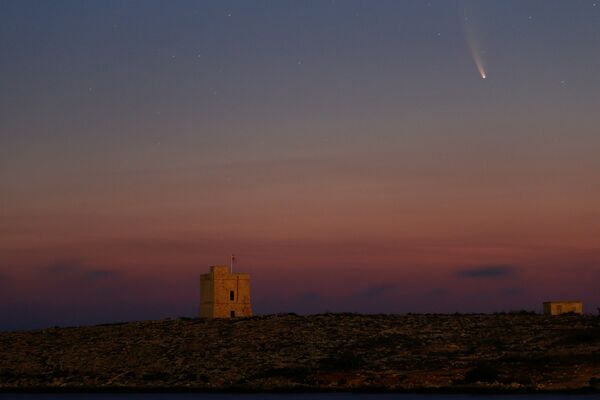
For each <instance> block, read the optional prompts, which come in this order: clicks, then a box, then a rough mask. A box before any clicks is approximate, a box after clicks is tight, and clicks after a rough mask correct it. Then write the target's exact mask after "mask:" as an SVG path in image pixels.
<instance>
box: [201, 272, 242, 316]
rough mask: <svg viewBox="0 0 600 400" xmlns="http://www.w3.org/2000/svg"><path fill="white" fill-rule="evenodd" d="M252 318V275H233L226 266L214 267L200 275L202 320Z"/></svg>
mask: <svg viewBox="0 0 600 400" xmlns="http://www.w3.org/2000/svg"><path fill="white" fill-rule="evenodd" d="M250 316H252V306H251V305H250V275H248V274H244V273H239V272H236V273H233V272H231V269H230V268H229V267H228V266H226V265H215V266H212V267H210V271H209V272H208V273H207V274H202V275H200V317H201V318H236V317H250Z"/></svg>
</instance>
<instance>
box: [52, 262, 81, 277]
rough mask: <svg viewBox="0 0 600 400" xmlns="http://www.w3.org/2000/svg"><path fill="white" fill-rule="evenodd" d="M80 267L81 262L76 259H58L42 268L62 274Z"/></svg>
mask: <svg viewBox="0 0 600 400" xmlns="http://www.w3.org/2000/svg"><path fill="white" fill-rule="evenodd" d="M81 267H82V262H81V261H77V260H59V261H55V262H53V263H51V264H49V265H45V266H43V267H42V268H43V269H45V270H46V271H48V272H49V273H51V274H56V275H64V274H69V273H72V272H74V271H77V270H78V269H80V268H81Z"/></svg>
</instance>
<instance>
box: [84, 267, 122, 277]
mask: <svg viewBox="0 0 600 400" xmlns="http://www.w3.org/2000/svg"><path fill="white" fill-rule="evenodd" d="M117 274H118V272H117V271H115V270H112V269H94V270H90V271H86V272H85V276H86V277H87V278H89V279H106V278H110V277H113V276H115V275H117Z"/></svg>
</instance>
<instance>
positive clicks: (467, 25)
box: [460, 1, 487, 79]
mask: <svg viewBox="0 0 600 400" xmlns="http://www.w3.org/2000/svg"><path fill="white" fill-rule="evenodd" d="M460 4H461V18H462V22H463V29H464V32H465V37H466V39H467V45H468V46H469V52H470V53H471V57H472V58H473V62H474V63H475V67H476V68H477V72H479V76H481V79H486V78H487V72H486V66H485V63H484V61H483V56H482V55H483V54H484V52H482V51H481V46H480V45H479V41H478V40H477V35H476V32H475V29H474V28H473V24H472V23H471V20H470V19H469V17H468V15H467V12H466V7H465V2H464V1H462V2H461V3H460Z"/></svg>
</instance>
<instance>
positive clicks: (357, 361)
mask: <svg viewBox="0 0 600 400" xmlns="http://www.w3.org/2000/svg"><path fill="white" fill-rule="evenodd" d="M363 363H364V362H363V359H362V358H361V357H359V356H358V355H356V354H354V353H353V352H351V351H344V352H343V353H339V354H337V355H335V356H333V357H328V358H325V359H323V360H321V362H320V364H319V369H320V370H322V371H348V370H353V369H357V368H360V367H361V366H362V365H363Z"/></svg>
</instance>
